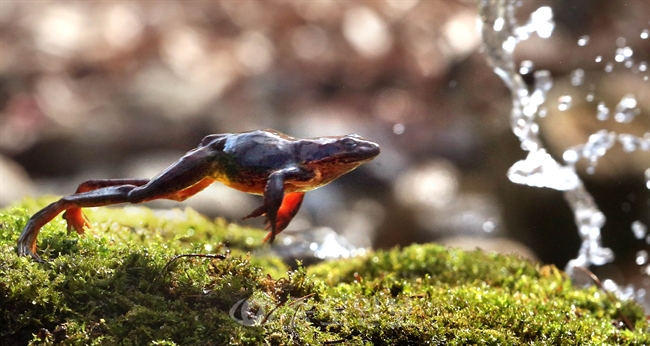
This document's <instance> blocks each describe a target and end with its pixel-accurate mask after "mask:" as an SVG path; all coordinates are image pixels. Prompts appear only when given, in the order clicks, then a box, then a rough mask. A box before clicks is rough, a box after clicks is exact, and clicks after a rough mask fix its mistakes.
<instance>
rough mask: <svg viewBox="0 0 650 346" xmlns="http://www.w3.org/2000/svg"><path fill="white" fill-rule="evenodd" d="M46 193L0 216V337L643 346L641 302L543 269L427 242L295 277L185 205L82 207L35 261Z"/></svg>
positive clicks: (238, 233) (48, 233)
mask: <svg viewBox="0 0 650 346" xmlns="http://www.w3.org/2000/svg"><path fill="white" fill-rule="evenodd" d="M46 202H47V200H37V201H34V200H27V201H25V202H23V203H22V204H20V205H18V206H16V207H14V208H10V209H5V210H3V211H0V230H1V231H0V344H12V345H13V344H18V345H20V344H28V343H33V344H54V343H57V342H59V341H63V340H65V343H67V344H72V345H105V344H132V345H139V344H153V345H222V344H232V345H258V344H261V343H266V344H269V345H291V344H305V345H319V344H320V345H322V344H326V343H328V342H329V343H338V344H345V345H368V344H377V345H399V344H402V345H414V344H426V343H428V344H433V345H465V344H478V345H497V344H503V345H518V344H520V345H524V344H526V345H528V344H542V345H543V344H546V345H602V344H628V345H641V344H650V336H648V335H649V333H648V328H649V327H648V323H647V321H646V319H645V316H644V315H643V312H642V311H641V309H640V308H639V307H638V306H636V305H635V304H633V303H630V302H620V301H615V302H612V301H610V300H609V299H608V298H607V297H606V296H605V295H604V294H602V293H601V292H599V291H598V290H597V289H596V288H590V289H586V290H582V289H575V288H573V287H572V286H571V283H570V281H569V279H568V278H567V277H566V276H565V275H564V274H563V273H562V272H560V271H558V270H557V269H555V268H554V267H552V266H544V267H540V266H537V265H533V264H530V263H528V262H526V261H523V260H521V259H518V258H516V257H512V256H500V255H494V254H486V253H483V252H480V251H475V252H463V251H460V250H449V249H446V248H444V247H441V246H437V245H420V246H410V247H407V248H404V249H394V250H391V251H377V252H371V253H369V254H368V255H366V256H364V257H359V258H354V259H348V260H339V261H332V262H327V263H323V264H319V265H315V266H312V267H308V268H303V267H299V269H297V270H295V271H288V267H287V266H286V265H285V264H284V263H282V262H281V261H280V260H279V259H278V258H276V257H272V256H271V255H268V253H269V252H268V251H267V250H268V249H267V245H264V244H263V243H262V242H261V240H262V238H263V237H264V235H265V232H262V231H260V230H254V229H248V228H243V227H238V226H236V225H231V224H227V223H226V222H225V221H223V220H216V221H212V220H208V219H206V218H205V217H203V216H201V215H199V214H198V213H196V212H194V211H193V210H191V209H187V210H185V211H165V212H159V211H152V210H149V209H146V208H134V207H128V208H98V209H95V210H89V211H88V214H89V217H90V218H91V220H92V221H93V222H94V225H95V229H94V230H92V231H89V232H87V234H86V236H85V237H79V236H77V235H76V234H68V233H67V231H66V230H65V222H63V221H62V220H61V219H60V218H57V219H56V220H54V221H53V222H51V223H50V224H48V225H46V226H45V227H44V228H43V231H42V233H41V235H40V236H39V252H40V253H41V254H43V257H44V258H46V259H47V260H48V263H47V264H45V265H44V264H39V263H36V262H34V261H32V260H31V259H29V258H25V257H18V256H17V255H16V253H15V242H16V239H17V238H18V235H19V233H20V231H21V229H22V227H23V226H24V224H25V222H26V221H27V219H28V218H29V216H30V215H31V214H32V213H33V212H35V211H36V210H37V209H38V208H39V207H41V206H43V205H45V204H46ZM226 249H228V250H230V254H229V256H227V257H226V258H225V259H204V258H194V257H192V258H181V259H178V260H177V261H175V262H174V263H172V264H171V265H169V266H168V267H167V268H166V269H165V270H163V268H164V267H165V265H166V264H167V263H168V262H169V261H170V259H171V258H172V257H173V256H174V255H177V254H181V253H198V252H201V253H225V252H226ZM300 298H302V299H300ZM244 303H245V305H242V304H244ZM238 304H239V305H238ZM233 307H234V308H233ZM617 308H619V309H620V311H622V313H623V314H625V316H627V318H628V319H630V320H631V321H632V322H633V323H634V325H635V331H630V330H628V329H626V328H619V327H617V326H618V325H619V324H618V320H619V319H620V315H619V313H618V312H617ZM240 322H245V323H243V324H242V323H240Z"/></svg>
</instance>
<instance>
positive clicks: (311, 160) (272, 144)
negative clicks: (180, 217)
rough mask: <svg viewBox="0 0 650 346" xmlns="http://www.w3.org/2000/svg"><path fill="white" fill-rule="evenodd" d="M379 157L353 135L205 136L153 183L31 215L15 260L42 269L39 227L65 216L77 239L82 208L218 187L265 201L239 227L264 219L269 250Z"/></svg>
mask: <svg viewBox="0 0 650 346" xmlns="http://www.w3.org/2000/svg"><path fill="white" fill-rule="evenodd" d="M379 153H380V148H379V145H378V144H377V143H375V142H373V141H370V140H367V139H364V138H362V137H361V136H359V135H356V134H350V135H346V136H326V137H315V138H306V139H297V138H294V137H291V136H289V135H286V134H283V133H281V132H279V131H276V130H273V129H262V130H255V131H248V132H240V133H225V134H211V135H208V136H206V137H204V138H203V139H202V140H201V142H200V143H199V145H198V146H197V147H196V148H194V149H192V150H190V151H188V152H187V153H186V154H185V155H184V156H182V157H181V158H180V159H179V160H178V161H176V162H175V163H173V164H171V165H170V166H169V167H167V168H166V169H164V170H162V171H161V172H160V173H158V174H157V175H156V176H154V177H153V178H151V179H98V180H88V181H85V182H82V183H81V184H79V185H78V187H77V190H76V191H75V193H73V194H71V195H67V196H63V197H62V198H60V199H59V200H58V201H56V202H53V203H51V204H49V205H48V206H46V207H45V208H43V209H41V210H40V211H38V212H37V213H35V214H34V215H33V216H32V217H31V218H30V219H29V220H28V221H27V223H26V224H25V227H24V229H23V231H22V233H21V235H20V237H19V238H18V248H17V251H18V254H19V255H23V256H31V257H32V258H33V259H34V260H36V261H38V262H44V260H43V259H41V257H40V256H39V255H38V254H37V247H36V241H37V237H38V234H39V232H40V230H41V228H42V227H43V226H45V225H46V224H47V223H49V222H50V221H52V220H53V219H54V218H55V217H56V216H57V215H59V214H60V213H63V215H62V216H63V219H64V220H65V221H66V222H67V228H68V232H73V231H75V232H77V233H78V234H80V235H83V234H84V232H85V230H87V229H88V230H90V229H92V225H91V223H90V221H89V219H88V218H87V217H86V215H85V214H84V213H83V212H82V208H89V207H100V206H106V205H112V204H120V203H133V204H137V203H143V202H148V201H152V200H156V199H167V200H174V201H179V202H180V201H184V200H186V199H187V198H189V197H191V196H193V195H195V194H196V193H198V192H200V191H202V190H204V189H205V188H206V187H208V186H209V185H211V184H213V183H215V182H220V183H222V184H224V185H226V186H228V187H231V188H234V189H236V190H239V191H243V192H246V193H250V194H254V195H261V196H263V202H262V205H261V206H260V207H258V208H256V209H255V210H253V211H252V212H251V213H250V214H248V215H246V216H244V217H243V219H249V218H255V217H260V216H264V217H265V226H266V227H265V230H268V231H269V233H268V234H267V235H266V237H265V238H264V239H263V242H268V243H273V241H274V240H275V238H276V236H277V235H278V233H280V232H282V230H284V229H285V228H286V227H287V226H288V225H289V222H291V220H292V219H293V218H294V216H295V215H296V213H297V212H298V210H299V209H300V205H301V204H302V201H303V198H304V195H305V192H307V191H310V190H314V189H316V188H319V187H322V186H324V185H327V184H328V183H330V182H332V181H333V180H335V179H337V178H339V177H340V176H342V175H344V174H346V173H348V172H351V171H352V170H354V169H356V168H357V167H359V166H360V165H361V164H363V163H365V162H368V161H370V160H372V159H374V158H375V157H376V156H377V155H379Z"/></svg>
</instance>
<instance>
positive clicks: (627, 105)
mask: <svg viewBox="0 0 650 346" xmlns="http://www.w3.org/2000/svg"><path fill="white" fill-rule="evenodd" d="M636 105H637V102H636V98H635V96H634V95H633V94H627V95H625V96H623V98H622V99H621V102H619V103H618V105H616V114H615V115H614V120H616V121H617V122H619V123H629V122H630V121H632V120H634V117H636V115H637V114H639V112H640V110H639V109H637V108H636Z"/></svg>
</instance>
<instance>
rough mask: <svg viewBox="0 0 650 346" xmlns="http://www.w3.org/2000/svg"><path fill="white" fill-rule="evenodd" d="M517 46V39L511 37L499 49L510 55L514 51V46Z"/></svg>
mask: <svg viewBox="0 0 650 346" xmlns="http://www.w3.org/2000/svg"><path fill="white" fill-rule="evenodd" d="M516 45H517V39H516V38H514V37H513V36H510V37H508V39H506V40H505V41H504V42H503V44H502V45H501V48H503V50H505V51H506V52H508V53H510V54H512V52H513V51H514V50H515V46H516Z"/></svg>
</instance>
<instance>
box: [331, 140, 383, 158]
mask: <svg viewBox="0 0 650 346" xmlns="http://www.w3.org/2000/svg"><path fill="white" fill-rule="evenodd" d="M379 152H380V150H379V146H378V145H377V144H375V143H372V142H360V143H359V144H357V146H356V147H355V148H354V150H353V151H349V152H345V153H341V154H340V155H338V157H337V158H336V161H338V162H341V163H363V162H365V161H369V160H372V159H373V158H375V157H376V156H377V155H379Z"/></svg>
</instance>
